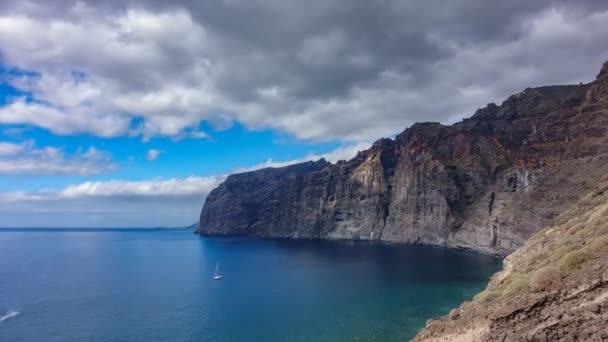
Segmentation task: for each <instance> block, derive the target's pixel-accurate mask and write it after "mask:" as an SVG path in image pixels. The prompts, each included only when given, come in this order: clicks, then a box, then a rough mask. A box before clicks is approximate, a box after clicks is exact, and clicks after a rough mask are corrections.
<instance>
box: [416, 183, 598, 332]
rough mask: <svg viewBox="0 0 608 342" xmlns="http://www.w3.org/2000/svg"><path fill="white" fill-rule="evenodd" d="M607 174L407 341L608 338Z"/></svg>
mask: <svg viewBox="0 0 608 342" xmlns="http://www.w3.org/2000/svg"><path fill="white" fill-rule="evenodd" d="M607 265H608V178H606V179H605V180H604V182H602V183H600V184H599V185H598V187H597V188H596V189H595V190H593V191H591V192H590V193H589V194H587V195H586V196H584V197H583V198H582V199H581V200H580V201H579V202H577V203H576V204H575V205H574V206H572V207H571V208H570V209H568V210H567V211H565V212H564V213H563V214H561V215H560V216H559V217H558V218H557V219H556V220H555V223H553V224H551V225H549V226H547V227H546V228H544V229H543V230H541V231H540V232H538V233H536V234H535V235H534V236H533V237H532V238H531V239H530V240H529V241H528V242H526V244H525V245H524V246H523V247H522V248H520V249H518V250H517V251H516V252H514V253H513V254H511V255H509V256H508V257H507V258H506V259H505V260H504V268H503V271H502V272H499V273H497V274H496V275H494V277H493V278H492V280H491V281H490V284H489V285H488V287H487V288H486V290H485V291H483V292H482V293H480V294H478V295H477V296H476V297H475V299H474V300H473V301H472V302H465V303H464V304H462V305H461V306H460V308H458V309H454V310H452V311H451V312H450V314H449V315H447V316H445V317H442V318H440V319H438V320H431V321H429V322H427V325H426V327H425V328H424V329H423V330H422V331H421V332H420V333H419V334H418V336H417V337H416V338H415V339H414V341H420V342H422V341H424V342H440V341H446V342H447V341H606V340H608V267H607Z"/></svg>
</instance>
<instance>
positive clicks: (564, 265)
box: [557, 249, 589, 273]
mask: <svg viewBox="0 0 608 342" xmlns="http://www.w3.org/2000/svg"><path fill="white" fill-rule="evenodd" d="M588 257H589V252H588V250H586V249H580V250H576V251H572V252H570V253H568V254H566V255H564V256H563V257H562V258H561V259H559V261H558V262H557V268H558V269H559V271H560V272H563V273H567V272H571V271H573V270H575V269H576V268H577V267H579V266H580V265H581V264H582V263H584V262H585V260H587V258H588Z"/></svg>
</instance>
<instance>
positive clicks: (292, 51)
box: [0, 0, 608, 140]
mask: <svg viewBox="0 0 608 342" xmlns="http://www.w3.org/2000/svg"><path fill="white" fill-rule="evenodd" d="M606 20H608V3H606V2H605V1H593V0H587V1H578V2H572V1H566V0H556V1H551V2H549V1H527V0H513V1H508V2H502V3H489V2H486V1H468V0H455V1H450V2H449V3H446V2H445V1H438V0H437V1H425V2H420V1H413V0H411V1H408V0H385V1H381V2H369V1H365V0H335V1H331V2H326V1H306V2H305V3H303V2H297V1H280V2H277V1H275V0H263V1H256V2H255V4H254V3H251V2H246V1H242V2H239V1H222V2H217V1H189V0H178V1H174V2H171V4H167V3H165V2H160V1H155V0H150V1H129V2H126V3H124V2H122V1H121V2H118V1H107V2H103V4H101V3H99V2H96V1H78V2H76V1H69V0H68V1H66V0H49V1H31V0H30V1H21V2H9V3H4V4H2V5H0V46H2V50H1V51H2V53H1V55H2V63H3V64H6V65H8V66H9V67H13V68H17V69H19V70H24V71H28V73H15V74H14V75H12V76H11V77H8V79H7V82H9V83H10V84H12V85H13V86H15V87H17V88H19V89H21V90H22V91H24V92H26V93H28V94H31V96H32V98H33V99H35V101H28V100H26V99H25V98H15V99H13V100H12V101H11V102H9V103H8V104H7V105H5V106H4V107H1V108H0V123H11V124H29V125H36V126H40V127H44V128H47V129H49V130H51V131H53V132H55V133H57V134H74V133H79V132H87V133H92V134H95V135H99V136H118V135H125V134H131V135H133V134H135V135H142V136H143V137H151V136H154V135H166V136H172V137H182V138H183V137H188V135H184V134H185V133H184V132H186V131H190V132H196V129H197V128H198V125H199V123H200V122H201V121H202V120H207V121H209V122H210V123H212V124H217V125H218V126H223V125H225V124H226V123H228V124H229V123H230V122H232V121H233V120H237V121H239V122H241V123H244V124H245V125H247V126H248V127H250V128H274V129H279V130H282V131H285V132H288V133H291V134H293V135H294V136H296V137H298V138H301V139H343V140H368V139H373V138H378V137H380V136H387V135H391V134H394V133H397V132H399V131H401V130H402V129H403V128H404V127H406V126H407V125H409V124H411V123H413V122H415V121H442V122H451V121H455V120H457V119H459V118H461V117H463V116H468V115H470V114H472V112H473V111H474V110H475V109H476V108H477V107H480V106H483V105H485V104H486V103H487V102H490V101H493V102H497V101H500V100H502V99H504V98H505V97H506V96H508V95H510V94H512V93H516V92H518V91H520V90H522V89H523V88H525V87H528V86H535V85H544V84H554V83H578V82H580V81H588V80H590V79H592V78H593V76H594V75H595V73H596V72H597V69H598V68H599V66H600V65H601V63H602V62H603V61H604V60H605V59H606V58H607V57H608V46H606V45H605V44H603V42H605V41H607V40H608V26H606V25H603V23H605V22H606ZM134 122H137V124H135V123H134ZM140 123H141V124H140ZM190 137H197V138H198V137H203V134H198V133H194V134H191V135H190Z"/></svg>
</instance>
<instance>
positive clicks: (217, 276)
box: [213, 261, 224, 280]
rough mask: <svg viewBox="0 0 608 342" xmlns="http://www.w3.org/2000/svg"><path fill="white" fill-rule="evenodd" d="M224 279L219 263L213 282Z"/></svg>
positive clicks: (216, 266) (218, 263)
mask: <svg viewBox="0 0 608 342" xmlns="http://www.w3.org/2000/svg"><path fill="white" fill-rule="evenodd" d="M222 278H224V276H223V275H221V274H220V262H219V261H218V262H217V263H216V264H215V273H214V274H213V280H220V279H222Z"/></svg>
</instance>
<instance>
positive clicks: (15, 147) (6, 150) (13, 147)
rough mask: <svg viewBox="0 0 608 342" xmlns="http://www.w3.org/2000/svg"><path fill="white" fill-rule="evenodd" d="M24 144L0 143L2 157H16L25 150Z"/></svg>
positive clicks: (0, 155)
mask: <svg viewBox="0 0 608 342" xmlns="http://www.w3.org/2000/svg"><path fill="white" fill-rule="evenodd" d="M24 147H25V146H24V144H14V143H8V142H0V157H4V156H14V155H16V154H19V152H21V151H22V150H23V149H24Z"/></svg>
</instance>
